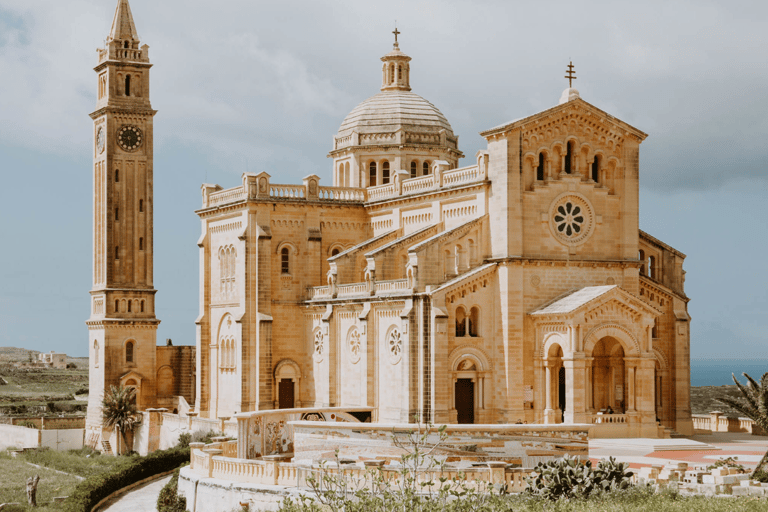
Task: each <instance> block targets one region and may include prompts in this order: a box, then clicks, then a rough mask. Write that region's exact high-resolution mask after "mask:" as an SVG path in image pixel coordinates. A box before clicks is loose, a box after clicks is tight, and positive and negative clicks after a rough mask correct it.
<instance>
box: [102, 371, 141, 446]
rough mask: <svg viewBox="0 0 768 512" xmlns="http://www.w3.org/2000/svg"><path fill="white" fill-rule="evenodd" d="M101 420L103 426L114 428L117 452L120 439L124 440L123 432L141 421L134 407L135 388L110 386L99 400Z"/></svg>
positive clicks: (129, 430)
mask: <svg viewBox="0 0 768 512" xmlns="http://www.w3.org/2000/svg"><path fill="white" fill-rule="evenodd" d="M101 408H102V410H101V414H102V421H103V424H104V427H105V428H108V429H113V428H114V429H115V430H116V431H117V432H118V436H117V443H118V444H117V453H118V455H119V454H120V453H122V452H121V450H120V440H121V439H122V441H123V442H125V433H126V432H133V429H134V428H136V427H137V426H138V425H139V424H140V423H141V417H140V416H139V411H138V409H137V408H136V389H135V388H132V387H125V386H111V387H110V388H109V392H107V394H105V395H104V399H103V400H102V401H101Z"/></svg>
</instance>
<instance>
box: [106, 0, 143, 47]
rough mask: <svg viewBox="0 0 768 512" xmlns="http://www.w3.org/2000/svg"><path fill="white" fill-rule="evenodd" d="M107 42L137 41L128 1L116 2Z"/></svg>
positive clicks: (120, 0) (137, 36)
mask: <svg viewBox="0 0 768 512" xmlns="http://www.w3.org/2000/svg"><path fill="white" fill-rule="evenodd" d="M107 40H108V41H115V40H117V41H136V42H138V41H139V35H138V34H137V33H136V24H135V23H134V22H133V15H132V14H131V6H130V4H129V3H128V0H117V9H115V18H114V19H113V20H112V30H110V32H109V37H108V38H107Z"/></svg>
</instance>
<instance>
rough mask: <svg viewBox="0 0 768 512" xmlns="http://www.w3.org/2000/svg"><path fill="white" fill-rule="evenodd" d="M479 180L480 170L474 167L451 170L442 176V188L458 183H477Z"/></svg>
mask: <svg viewBox="0 0 768 512" xmlns="http://www.w3.org/2000/svg"><path fill="white" fill-rule="evenodd" d="M480 178H481V175H480V169H479V168H478V166H476V165H474V166H471V167H462V168H461V169H453V170H451V171H446V172H445V173H444V174H443V186H446V187H449V186H453V185H458V184H460V183H467V182H472V181H479V180H480Z"/></svg>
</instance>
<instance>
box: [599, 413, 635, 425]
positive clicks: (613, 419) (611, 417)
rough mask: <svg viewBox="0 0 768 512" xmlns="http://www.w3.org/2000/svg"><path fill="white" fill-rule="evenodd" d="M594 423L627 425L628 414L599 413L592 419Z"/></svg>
mask: <svg viewBox="0 0 768 512" xmlns="http://www.w3.org/2000/svg"><path fill="white" fill-rule="evenodd" d="M592 422H593V423H627V415H626V414H602V413H597V414H595V415H594V416H593V417H592Z"/></svg>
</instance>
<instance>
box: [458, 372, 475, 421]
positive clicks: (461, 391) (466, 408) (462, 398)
mask: <svg viewBox="0 0 768 512" xmlns="http://www.w3.org/2000/svg"><path fill="white" fill-rule="evenodd" d="M455 394H456V412H457V413H458V414H457V418H456V421H457V422H458V423H474V422H475V383H474V382H472V379H458V380H456V393H455Z"/></svg>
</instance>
